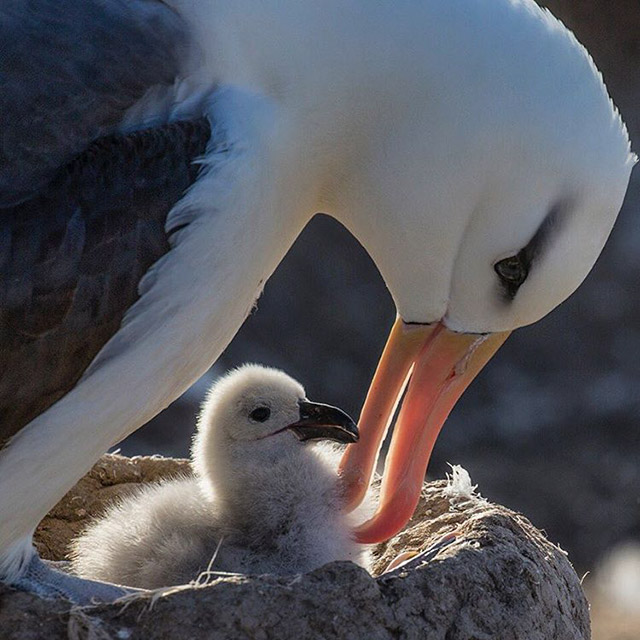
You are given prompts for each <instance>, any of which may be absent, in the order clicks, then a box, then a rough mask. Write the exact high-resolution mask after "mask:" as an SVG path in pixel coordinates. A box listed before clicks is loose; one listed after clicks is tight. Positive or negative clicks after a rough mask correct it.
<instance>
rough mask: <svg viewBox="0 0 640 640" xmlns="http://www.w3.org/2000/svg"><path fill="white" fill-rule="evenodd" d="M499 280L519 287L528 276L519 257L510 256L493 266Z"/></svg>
mask: <svg viewBox="0 0 640 640" xmlns="http://www.w3.org/2000/svg"><path fill="white" fill-rule="evenodd" d="M493 268H494V269H495V271H496V273H497V274H498V275H499V276H500V279H501V280H504V281H505V282H509V283H511V284H515V285H518V286H520V285H521V284H522V283H523V282H524V281H525V280H526V279H527V275H528V269H527V267H526V265H525V264H524V262H523V261H522V260H521V258H520V255H517V256H510V257H509V258H505V259H504V260H500V262H496V264H495V265H494V266H493Z"/></svg>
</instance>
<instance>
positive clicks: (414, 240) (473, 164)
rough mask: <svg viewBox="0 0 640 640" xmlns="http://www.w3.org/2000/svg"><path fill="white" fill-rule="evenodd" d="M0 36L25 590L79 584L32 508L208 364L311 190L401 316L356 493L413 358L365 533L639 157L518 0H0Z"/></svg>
mask: <svg viewBox="0 0 640 640" xmlns="http://www.w3.org/2000/svg"><path fill="white" fill-rule="evenodd" d="M0 43H2V44H1V45H0V46H1V47H2V51H1V52H0V118H1V119H2V120H1V127H0V154H1V157H0V206H1V207H2V210H1V211H0V216H1V218H0V220H1V224H2V232H1V236H0V265H1V269H2V280H1V286H0V295H1V296H2V300H1V303H0V309H1V314H2V315H1V318H2V320H1V322H2V324H1V327H0V332H1V341H2V342H1V349H2V360H3V362H2V380H1V382H0V402H1V411H2V418H1V421H0V440H1V441H2V449H1V450H0V479H1V481H0V574H1V575H2V576H4V579H5V580H7V581H9V582H12V583H14V584H19V585H21V586H23V587H24V588H29V589H33V590H35V591H37V592H38V593H42V594H45V595H47V594H51V593H60V592H63V593H65V594H66V595H69V596H70V597H72V598H76V599H77V600H81V599H82V597H83V595H82V594H83V593H84V594H85V595H86V591H84V592H83V591H82V588H80V587H78V588H76V586H74V585H72V586H70V587H67V586H64V587H60V582H59V576H58V577H55V579H54V578H52V577H51V575H52V574H51V572H47V571H45V569H44V568H43V567H42V565H40V564H38V563H37V556H34V552H33V550H32V545H31V536H32V532H33V530H34V528H35V526H36V524H37V523H38V521H39V520H40V519H41V518H42V516H44V515H45V513H46V512H47V511H48V510H49V509H50V508H51V507H52V506H53V505H54V504H55V503H56V501H57V500H58V499H59V498H61V497H62V495H63V494H64V493H65V492H66V491H67V490H68V489H69V488H70V487H71V486H72V485H73V483H74V482H76V481H77V480H78V478H80V477H81V475H82V474H83V473H85V472H86V471H87V470H88V469H89V467H90V466H91V464H92V463H93V462H94V461H95V460H96V459H97V458H98V456H99V455H100V454H101V453H103V452H104V451H105V450H106V449H107V448H108V447H110V446H111V445H113V444H114V443H116V442H118V441H119V440H121V439H122V438H124V437H125V436H126V435H128V434H129V433H131V432H132V431H133V430H134V429H136V428H137V427H138V426H140V425H141V424H142V423H144V422H145V421H146V420H148V419H149V418H151V417H152V416H153V415H155V414H156V413H157V412H158V411H160V410H161V409H162V408H163V407H165V406H166V405H167V404H168V403H169V402H171V401H172V400H173V399H174V398H175V397H177V396H178V395H179V394H180V393H181V392H182V391H184V390H185V389H186V388H187V387H188V386H189V385H190V384H191V383H192V382H193V381H194V380H195V379H196V378H197V377H198V376H199V375H200V374H202V373H203V372H204V371H205V370H206V369H207V368H208V367H209V366H210V365H211V363H212V362H213V361H214V360H215V359H216V358H217V357H218V355H219V354H220V352H221V351H222V349H223V348H224V347H225V346H226V345H227V343H228V342H229V341H230V340H231V338H232V337H233V335H234V334H235V332H236V330H237V329H238V327H239V326H240V324H241V323H242V321H243V320H244V319H245V317H246V316H247V314H248V313H249V311H250V310H251V308H252V306H253V304H254V302H255V300H256V298H257V297H258V296H259V294H260V292H261V290H262V287H263V284H264V282H265V280H266V279H267V278H268V277H269V276H270V274H271V273H272V272H273V270H274V269H275V267H276V266H277V264H278V263H279V262H280V260H281V259H282V257H283V256H284V255H285V253H286V251H287V250H288V248H289V247H290V246H291V244H292V243H293V241H294V240H295V238H296V236H297V235H298V234H299V232H300V230H301V229H302V228H303V227H304V225H305V224H306V223H307V221H308V220H309V219H310V218H311V216H313V215H314V214H315V213H316V212H318V211H324V212H326V213H329V214H331V215H332V216H334V217H335V218H337V219H338V220H340V221H341V222H342V223H343V224H344V225H345V226H346V227H347V228H348V229H349V230H350V231H351V232H352V233H353V234H354V235H355V236H356V237H357V238H358V239H359V240H360V241H361V242H362V244H363V245H364V247H365V248H366V249H367V250H368V252H369V253H370V255H371V256H372V258H373V259H374V261H375V262H376V264H377V266H378V268H379V269H380V272H381V273H382V275H383V277H384V279H385V281H386V283H387V285H388V287H389V290H390V291H391V294H392V296H393V298H394V300H395V303H396V306H397V310H398V320H397V322H396V324H395V326H394V328H393V330H392V333H391V337H390V340H389V343H388V345H387V347H386V349H385V352H384V354H383V357H382V359H381V363H380V366H379V369H378V372H377V373H376V376H375V379H374V382H373V384H372V388H371V391H370V393H369V396H368V398H367V401H366V403H365V407H364V409H363V414H362V419H361V430H362V441H361V444H359V445H357V446H355V447H353V453H352V454H351V455H348V457H347V458H346V460H345V461H344V468H343V472H344V477H345V482H346V483H347V490H348V492H349V495H350V499H351V503H352V504H357V503H358V501H359V500H360V498H361V497H362V495H363V492H364V489H365V487H366V484H367V481H368V478H369V475H370V472H371V469H372V468H373V465H374V461H375V457H376V455H377V451H378V448H379V443H380V441H381V438H382V436H383V434H384V431H385V430H386V428H387V424H388V422H389V420H390V416H391V414H392V413H393V410H394V407H395V406H396V404H397V402H398V398H399V396H400V395H401V393H402V390H403V388H404V386H405V384H406V382H407V379H408V378H409V375H410V374H411V372H413V373H412V379H411V382H410V385H409V388H408V390H407V396H406V399H405V401H404V404H403V407H402V410H401V413H400V415H399V421H398V426H397V429H396V434H395V437H394V440H393V443H392V446H391V450H390V454H389V458H388V463H387V470H386V473H385V478H384V482H383V487H382V498H381V506H380V509H379V512H378V513H377V515H375V516H374V517H373V519H372V520H371V521H369V522H368V523H365V524H364V525H362V527H360V529H359V530H358V537H359V539H360V540H362V541H374V540H378V539H381V538H384V537H387V536H389V535H391V534H392V533H393V532H394V531H396V530H397V529H398V528H399V527H401V526H402V525H403V524H404V522H405V521H406V520H407V518H408V517H409V516H410V514H411V511H412V510H413V507H414V505H415V503H416V500H417V496H418V492H419V488H420V485H421V482H422V478H423V475H424V471H425V468H426V465H427V461H428V457H429V453H430V450H431V447H432V446H433V442H434V440H435V437H436V435H437V433H438V431H439V429H440V426H441V425H442V423H443V422H444V420H445V418H446V416H447V414H448V412H449V410H450V409H451V407H452V406H453V404H454V403H455V401H456V399H457V398H458V397H459V395H460V394H461V393H462V392H463V391H464V389H465V388H466V386H467V385H468V384H469V382H470V381H471V379H472V378H473V377H474V376H475V374H476V373H477V372H478V371H479V370H480V369H481V367H482V366H483V364H484V363H485V362H486V361H487V360H488V359H489V358H490V357H491V355H492V354H493V353H494V352H495V350H496V349H497V348H498V347H499V345H500V344H501V343H502V342H503V341H504V339H505V338H506V336H507V334H508V332H509V331H511V330H513V329H515V328H516V327H519V326H522V325H526V324H529V323H532V322H535V321H536V320H538V319H539V318H541V317H542V316H544V315H545V314H546V313H548V312H549V311H550V310H551V309H553V308H554V307H555V306H556V305H557V304H559V303H560V302H562V301H563V300H564V299H565V298H566V297H567V296H569V295H570V294H571V293H572V292H573V291H574V290H575V289H576V287H577V286H578V285H579V284H580V283H581V282H582V280H583V279H584V278H585V276H586V275H587V273H588V272H589V270H590V269H591V267H592V265H593V264H594V262H595V260H596V259H597V257H598V255H599V253H600V251H601V249H602V247H603V245H604V243H605V241H606V238H607V236H608V234H609V232H610V230H611V227H612V225H613V223H614V221H615V218H616V216H617V214H618V211H619V209H620V206H621V204H622V200H623V198H624V194H625V191H626V188H627V184H628V180H629V175H630V172H631V169H632V166H633V163H634V156H633V155H632V154H631V152H630V145H629V140H628V136H627V132H626V129H625V127H624V125H623V123H622V120H621V119H620V117H619V115H618V113H617V111H616V110H615V108H614V106H613V105H612V103H611V100H610V98H609V96H608V94H607V92H606V89H605V86H604V84H603V82H602V79H601V77H600V75H599V74H598V72H597V70H596V69H595V67H594V65H593V62H592V61H591V59H590V57H589V55H588V54H587V52H586V51H585V50H584V48H583V47H581V46H580V45H579V44H578V42H577V41H576V40H575V38H574V37H573V36H572V35H571V34H570V33H569V32H568V31H567V30H566V29H565V28H564V27H563V26H562V25H561V24H560V23H559V22H557V21H556V20H555V19H554V18H553V17H552V16H551V14H549V13H548V12H547V11H544V10H542V9H540V8H539V7H538V6H537V5H536V4H535V3H534V2H533V1H532V0H420V1H418V0H381V1H380V2H375V3H371V2H368V1H366V0H325V1H323V2H315V1H313V0H259V1H258V0H162V1H161V0H33V1H31V2H28V3H25V2H23V1H22V0H4V2H3V3H2V7H0ZM364 321H366V315H365V314H364V313H363V322H364ZM78 589H79V590H78Z"/></svg>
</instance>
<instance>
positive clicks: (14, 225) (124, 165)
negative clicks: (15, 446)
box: [0, 0, 210, 447]
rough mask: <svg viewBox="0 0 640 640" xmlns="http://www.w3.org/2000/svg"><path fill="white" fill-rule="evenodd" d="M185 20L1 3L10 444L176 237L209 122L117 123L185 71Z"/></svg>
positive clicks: (70, 3) (4, 387) (129, 10)
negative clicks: (176, 217)
mask: <svg viewBox="0 0 640 640" xmlns="http://www.w3.org/2000/svg"><path fill="white" fill-rule="evenodd" d="M181 29H182V27H181V25H180V22H179V20H178V18H177V17H176V16H175V14H174V13H173V12H172V11H171V10H169V9H168V8H167V7H166V6H165V5H163V4H162V3H161V2H159V1H158V0H2V2H1V3H0V47H1V48H2V51H1V52H0V447H1V446H2V443H3V442H6V441H7V439H8V438H10V437H11V436H12V435H13V434H15V433H17V432H18V431H19V430H20V429H21V427H22V426H24V425H25V424H27V423H28V422H29V421H30V420H32V419H33V418H34V417H36V416H37V415H38V414H40V413H42V412H43V411H45V410H46V409H47V408H48V407H49V406H51V405H52V404H53V403H54V402H55V401H56V400H58V399H59V398H61V397H62V396H63V395H64V394H65V393H67V392H68V391H69V390H70V389H71V388H72V387H73V386H74V385H75V383H76V382H77V380H78V379H79V378H80V376H81V375H82V373H83V371H84V370H85V369H86V367H87V366H88V364H89V363H90V362H91V360H92V359H93V357H94V356H95V355H96V354H97V352H98V351H99V350H100V348H101V347H102V346H103V345H104V344H105V343H106V342H107V341H108V340H109V338H110V337H111V336H112V335H113V334H114V333H115V332H116V331H117V330H118V328H119V326H120V322H121V320H122V317H123V315H124V313H125V312H126V310H127V309H128V308H129V307H130V306H131V305H132V304H133V303H134V302H135V300H136V299H137V297H138V293H137V286H138V282H139V281H140V279H141V278H142V276H143V275H144V273H145V272H146V271H147V269H148V268H149V267H150V266H151V265H152V264H153V263H154V262H155V261H156V260H158V258H160V257H161V256H162V255H164V254H165V253H166V252H167V251H168V250H169V244H168V239H167V237H166V234H165V231H164V224H165V220H166V217H167V214H168V213H169V211H170V210H171V208H172V206H173V205H174V204H175V203H176V202H177V201H178V200H179V199H180V198H181V197H182V196H183V194H184V192H185V190H186V189H187V188H188V187H189V186H190V185H191V184H193V182H194V181H195V180H196V178H197V173H198V165H197V164H194V160H195V159H197V158H198V157H199V156H201V155H202V154H203V153H204V151H205V148H206V144H207V141H208V139H209V136H210V126H209V122H208V121H207V120H206V119H205V118H201V119H197V120H193V121H190V122H184V121H183V122H175V123H171V124H166V125H163V126H158V127H155V128H153V129H147V130H141V131H138V132H135V133H131V134H127V135H118V134H114V133H108V132H110V131H114V130H115V129H116V125H117V124H118V122H119V121H120V120H121V119H122V117H123V114H124V112H125V111H126V110H127V109H128V108H129V107H130V106H132V105H133V104H134V103H135V102H136V101H137V100H138V99H139V98H140V97H141V96H143V95H144V94H145V92H146V91H147V90H148V89H150V88H152V87H158V86H159V85H162V84H167V83H172V82H173V81H174V80H175V77H176V74H177V72H178V66H179V61H178V59H177V56H178V51H179V50H181V47H182V46H183V42H184V37H183V33H182V31H181Z"/></svg>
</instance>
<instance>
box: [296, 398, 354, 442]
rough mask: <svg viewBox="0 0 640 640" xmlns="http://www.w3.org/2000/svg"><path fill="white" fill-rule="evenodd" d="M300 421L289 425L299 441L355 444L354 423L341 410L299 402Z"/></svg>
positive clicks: (313, 403) (306, 401) (325, 405)
mask: <svg viewBox="0 0 640 640" xmlns="http://www.w3.org/2000/svg"><path fill="white" fill-rule="evenodd" d="M298 405H299V406H300V420H298V421H297V422H294V423H293V424H291V425H289V426H288V427H287V428H288V429H291V431H293V433H294V434H295V435H296V436H297V437H298V439H299V440H301V441H305V440H335V441H336V442H341V443H343V444H350V443H352V442H357V441H358V438H359V434H358V427H357V426H356V423H355V422H354V421H353V420H352V419H351V418H350V417H349V416H348V415H347V414H346V413H345V412H344V411H342V410H341V409H338V408H337V407H332V406H330V405H328V404H320V403H317V402H309V401H308V400H301V401H300V402H299V403H298Z"/></svg>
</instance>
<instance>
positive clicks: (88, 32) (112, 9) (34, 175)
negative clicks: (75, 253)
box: [0, 0, 187, 206]
mask: <svg viewBox="0 0 640 640" xmlns="http://www.w3.org/2000/svg"><path fill="white" fill-rule="evenodd" d="M186 47H187V36H186V33H185V27H184V25H183V24H182V21H181V20H180V18H179V17H178V16H177V15H176V14H175V13H174V12H173V11H172V10H170V9H169V8H168V7H167V6H166V5H165V4H164V3H163V2H161V1H159V0H2V1H1V2H0V121H1V123H0V206H2V205H4V206H7V205H10V204H15V203H17V202H20V201H21V200H24V199H26V198H28V197H29V196H30V195H32V194H34V193H36V192H37V191H38V190H39V189H40V188H42V187H43V186H44V185H46V184H47V183H48V182H49V180H51V178H52V177H53V176H54V175H55V173H56V171H57V170H58V169H59V167H60V166H62V165H63V164H66V163H67V162H69V161H70V160H71V159H72V158H73V157H74V156H75V155H76V154H78V153H80V152H82V151H83V150H84V149H85V148H86V146H87V144H88V143H89V142H91V141H92V140H95V139H96V138H98V137H99V136H101V135H104V134H105V133H108V132H110V131H111V130H113V128H114V127H115V126H117V124H118V123H119V122H120V120H121V118H122V114H123V112H124V111H125V110H126V109H127V108H129V107H130V106H131V105H133V104H134V103H135V102H136V101H137V100H139V99H140V98H141V97H142V96H143V95H144V94H145V92H146V91H147V90H148V89H149V88H150V87H152V86H154V85H161V84H171V83H172V82H173V81H174V79H175V78H176V76H177V74H178V72H179V66H180V61H181V59H183V58H184V56H185V52H186Z"/></svg>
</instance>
